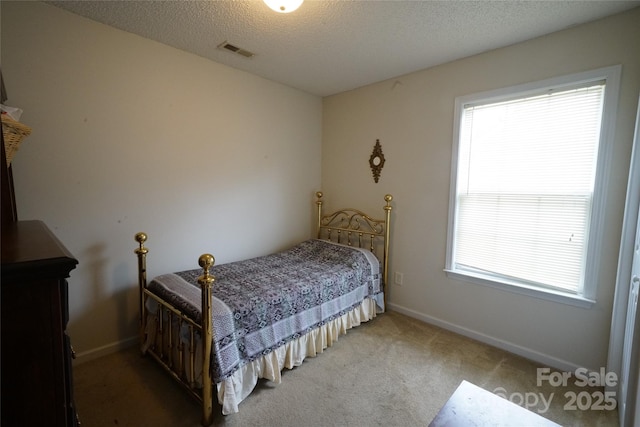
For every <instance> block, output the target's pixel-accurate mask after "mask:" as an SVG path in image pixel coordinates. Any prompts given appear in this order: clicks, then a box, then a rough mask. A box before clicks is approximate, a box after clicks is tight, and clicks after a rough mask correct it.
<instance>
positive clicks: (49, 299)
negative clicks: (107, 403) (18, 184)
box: [0, 139, 79, 427]
mask: <svg viewBox="0 0 640 427" xmlns="http://www.w3.org/2000/svg"><path fill="white" fill-rule="evenodd" d="M0 152H1V154H2V160H1V163H0V175H1V176H2V180H1V181H2V205H1V208H2V230H1V233H0V237H1V240H2V252H1V258H2V265H1V266H0V276H1V277H0V310H1V311H0V346H1V355H0V357H1V359H2V361H1V366H0V369H1V371H0V379H1V388H0V404H1V406H0V408H1V416H0V417H1V425H2V426H3V427H32V426H37V427H43V426H47V427H54V426H55V427H62V426H64V427H68V426H77V425H78V424H79V423H78V420H77V416H76V411H75V407H74V404H73V381H72V372H71V358H72V350H71V344H70V341H69V337H68V335H67V333H66V327H67V322H68V320H69V305H68V286H67V280H66V279H67V277H69V274H70V272H71V271H72V270H73V269H74V268H75V267H76V265H77V264H78V261H77V260H76V259H75V258H74V257H73V256H72V255H71V254H70V253H69V251H68V250H67V249H66V248H65V247H64V245H63V244H62V243H61V242H60V241H59V240H58V239H57V238H56V236H55V235H54V234H53V233H52V232H51V231H50V230H49V228H48V227H47V226H46V225H45V224H44V223H43V222H41V221H18V220H17V213H16V208H15V198H14V197H13V177H12V176H11V169H10V168H7V167H2V166H4V165H6V160H5V157H6V156H5V150H4V139H3V140H2V147H1V151H0Z"/></svg>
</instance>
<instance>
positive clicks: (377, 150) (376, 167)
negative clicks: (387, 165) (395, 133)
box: [369, 139, 384, 182]
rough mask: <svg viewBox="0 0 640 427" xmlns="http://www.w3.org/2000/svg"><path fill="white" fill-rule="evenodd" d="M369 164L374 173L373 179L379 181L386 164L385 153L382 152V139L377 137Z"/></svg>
mask: <svg viewBox="0 0 640 427" xmlns="http://www.w3.org/2000/svg"><path fill="white" fill-rule="evenodd" d="M369 166H371V172H372V173H373V180H374V181H375V182H378V180H379V179H380V171H382V167H383V166H384V154H382V146H381V145H380V140H379V139H376V145H375V146H374V147H373V152H372V153H371V156H370V157H369Z"/></svg>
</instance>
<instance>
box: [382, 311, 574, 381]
mask: <svg viewBox="0 0 640 427" xmlns="http://www.w3.org/2000/svg"><path fill="white" fill-rule="evenodd" d="M387 307H388V308H389V309H391V310H392V311H397V312H398V313H402V314H405V315H407V316H409V317H413V318H414V319H418V320H421V321H423V322H425V323H429V324H431V325H435V326H438V327H440V328H443V329H446V330H448V331H451V332H455V333H457V334H460V335H463V336H465V337H468V338H472V339H474V340H476V341H480V342H482V343H485V344H489V345H491V346H493V347H497V348H499V349H502V350H505V351H508V352H509V353H513V354H517V355H518V356H522V357H524V358H526V359H529V360H532V361H534V362H537V363H540V364H541V365H543V366H548V367H550V368H556V369H559V370H560V371H564V372H575V370H576V369H578V368H582V367H581V366H578V365H576V364H574V363H571V362H568V361H566V360H562V359H558V358H555V357H553V356H550V355H548V354H544V353H540V352H538V351H535V350H532V349H530V348H527V347H522V346H519V345H517V344H513V343H511V342H508V341H504V340H501V339H498V338H494V337H491V336H489V335H485V334H483V333H481V332H478V331H474V330H472V329H468V328H465V327H462V326H458V325H455V324H453V323H449V322H446V321H444V320H441V319H438V318H435V317H432V316H427V315H426V314H422V313H419V312H417V311H415V310H411V309H409V308H406V307H403V306H401V305H397V304H393V303H387Z"/></svg>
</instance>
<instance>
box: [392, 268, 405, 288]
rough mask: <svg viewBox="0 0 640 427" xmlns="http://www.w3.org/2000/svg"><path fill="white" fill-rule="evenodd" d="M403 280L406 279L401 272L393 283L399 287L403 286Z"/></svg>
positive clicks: (397, 272) (396, 274)
mask: <svg viewBox="0 0 640 427" xmlns="http://www.w3.org/2000/svg"><path fill="white" fill-rule="evenodd" d="M403 279H404V274H403V273H400V272H399V271H396V273H395V278H394V280H393V282H394V283H395V284H396V285H398V286H402V281H403Z"/></svg>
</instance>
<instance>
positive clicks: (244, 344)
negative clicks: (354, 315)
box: [148, 239, 384, 383]
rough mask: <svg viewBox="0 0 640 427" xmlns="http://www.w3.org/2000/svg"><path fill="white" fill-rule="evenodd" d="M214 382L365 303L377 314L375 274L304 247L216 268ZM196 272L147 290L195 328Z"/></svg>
mask: <svg viewBox="0 0 640 427" xmlns="http://www.w3.org/2000/svg"><path fill="white" fill-rule="evenodd" d="M211 273H212V274H213V275H214V276H215V279H216V280H215V282H214V285H213V302H212V306H213V307H212V308H213V335H214V337H213V351H214V353H215V354H214V357H212V365H211V367H212V376H213V379H214V381H215V382H216V383H217V382H220V381H222V380H224V379H226V378H228V377H229V376H230V375H232V374H233V373H234V372H235V371H236V370H237V369H238V368H239V367H241V366H242V365H244V364H245V363H248V362H250V361H252V360H255V359H257V358H258V357H260V356H262V355H266V354H268V353H270V352H271V351H273V350H275V349H276V348H278V347H280V346H282V345H284V344H286V343H287V342H289V341H291V340H294V339H296V338H299V337H300V336H302V335H304V334H306V333H308V332H309V331H311V330H313V329H315V328H317V327H319V326H321V325H323V324H325V323H327V322H329V321H331V320H333V319H336V318H337V317H339V316H342V315H343V314H345V313H347V312H348V311H350V310H352V309H353V308H355V307H357V306H358V305H360V304H361V303H362V301H363V300H364V299H365V298H367V297H371V298H374V299H375V300H376V301H378V303H379V305H381V308H382V309H384V307H383V306H382V304H383V302H382V301H383V298H382V289H381V285H380V276H381V275H380V266H379V263H378V260H377V259H376V257H375V256H374V255H373V254H372V253H371V252H369V251H367V250H364V249H358V248H354V247H348V246H344V245H338V244H335V243H332V242H328V241H325V240H315V239H312V240H307V241H305V242H302V243H300V244H298V245H296V246H294V247H293V248H291V249H289V250H286V251H283V252H280V253H277V254H272V255H268V256H263V257H258V258H253V259H249V260H244V261H238V262H233V263H228V264H221V265H217V266H214V267H213V268H212V269H211ZM201 274H202V270H200V269H196V270H189V271H182V272H178V273H173V274H166V275H163V276H159V277H157V278H155V279H154V280H152V281H151V282H150V283H149V286H148V287H149V289H150V290H151V291H152V292H154V293H156V294H157V295H159V296H161V297H162V298H163V299H164V300H166V301H168V302H170V303H171V304H172V305H174V306H175V307H177V308H179V309H180V310H182V311H183V313H185V314H187V315H188V316H190V317H191V318H192V319H194V320H195V321H197V322H200V319H201V313H200V306H201V302H200V298H201V296H200V295H201V294H200V287H199V285H198V284H197V278H198V276H199V275H201Z"/></svg>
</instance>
